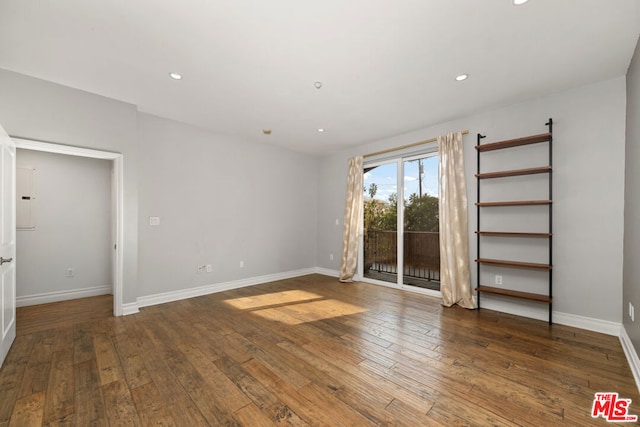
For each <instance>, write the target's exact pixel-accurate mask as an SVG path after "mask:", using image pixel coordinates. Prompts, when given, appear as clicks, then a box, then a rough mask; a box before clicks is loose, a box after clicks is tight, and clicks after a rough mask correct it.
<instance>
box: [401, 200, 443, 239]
mask: <svg viewBox="0 0 640 427" xmlns="http://www.w3.org/2000/svg"><path fill="white" fill-rule="evenodd" d="M404 225H405V230H407V231H439V230H440V214H439V212H438V198H437V197H433V196H429V195H424V196H422V197H419V196H418V195H417V194H415V193H414V194H412V195H411V196H409V203H407V204H406V206H405V209H404Z"/></svg>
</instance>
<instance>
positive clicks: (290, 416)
mask: <svg viewBox="0 0 640 427" xmlns="http://www.w3.org/2000/svg"><path fill="white" fill-rule="evenodd" d="M110 304H111V300H110V298H108V297H98V298H91V299H85V300H82V301H74V302H69V303H68V304H57V305H49V306H40V307H37V308H34V307H30V308H24V309H19V315H18V337H17V338H16V341H15V343H14V346H13V348H12V349H11V351H10V352H9V355H8V358H7V360H6V361H5V365H4V366H3V367H2V369H1V370H0V426H5V425H15V426H30V425H41V424H43V425H77V426H88V425H145V426H146V425H167V426H171V425H175V426H198V425H212V426H218V425H245V426H263V425H264V426H270V425H318V426H338V425H344V426H366V425H404V426H411V427H415V426H423V425H424V426H426V425H443V426H451V425H482V426H483V425H528V426H529V425H530V426H550V425H571V426H578V425H600V426H602V425H607V423H606V422H605V421H604V420H603V419H601V418H600V419H592V418H591V416H590V411H591V406H592V402H593V398H594V393H595V392H599V391H616V392H618V393H619V394H620V396H621V397H624V398H630V399H632V400H633V403H632V407H631V411H630V413H632V414H640V406H639V405H638V403H640V397H639V395H638V391H637V389H636V386H635V384H634V382H633V379H632V375H631V372H630V369H629V366H628V364H627V362H626V360H625V357H624V354H623V351H622V348H621V346H620V343H619V340H618V338H616V337H611V336H606V335H602V334H597V333H593V332H588V331H583V330H579V329H574V328H570V327H565V326H561V325H554V326H552V327H549V326H548V325H547V324H546V323H545V322H541V321H535V320H530V319H524V318H518V317H515V316H510V315H506V314H500V313H496V312H492V311H489V310H481V311H469V310H465V309H461V308H450V309H447V308H442V307H441V306H440V305H439V303H438V300H436V299H434V298H431V297H427V296H424V295H419V294H414V293H407V292H402V291H395V290H392V289H388V288H383V287H377V286H372V285H364V284H341V283H338V282H337V280H336V279H333V278H328V277H325V276H320V275H311V276H305V277H301V278H297V279H290V280H284V281H280V282H274V283H269V284H265V285H259V286H254V287H250V288H244V289H238V290H234V291H228V292H223V293H218V294H214V295H209V296H204V297H199V298H193V299H189V300H184V301H178V302H174V303H170V304H163V305H158V306H154V307H148V308H144V309H142V310H141V312H140V313H139V314H136V315H131V316H126V317H122V318H113V317H109V316H107V315H102V316H97V315H96V313H98V312H102V313H105V311H106V312H108V311H109V310H110ZM74 310H75V311H77V313H76V314H75V315H74V314H73V313H74Z"/></svg>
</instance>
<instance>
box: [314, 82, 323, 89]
mask: <svg viewBox="0 0 640 427" xmlns="http://www.w3.org/2000/svg"><path fill="white" fill-rule="evenodd" d="M313 85H314V86H315V88H316V89H320V88H321V87H322V82H315V83H314V84H313Z"/></svg>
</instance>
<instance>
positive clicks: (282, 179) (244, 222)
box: [138, 114, 318, 296]
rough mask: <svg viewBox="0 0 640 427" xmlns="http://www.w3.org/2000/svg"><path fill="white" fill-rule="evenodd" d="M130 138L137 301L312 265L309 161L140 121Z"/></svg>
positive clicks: (312, 162)
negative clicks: (133, 140) (136, 151)
mask: <svg viewBox="0 0 640 427" xmlns="http://www.w3.org/2000/svg"><path fill="white" fill-rule="evenodd" d="M138 138H139V141H138V142H139V144H140V152H143V153H145V154H144V156H141V157H140V159H139V166H140V170H139V184H140V191H139V195H140V200H139V202H140V203H139V209H140V222H139V230H140V256H139V280H140V284H139V288H138V292H139V295H140V296H149V295H155V294H159V293H163V292H174V291H180V290H182V289H189V288H194V287H198V286H205V285H214V284H218V283H224V282H229V281H234V280H240V279H245V278H252V277H259V276H265V275H270V274H275V273H283V272H288V271H295V270H299V269H305V268H313V267H315V262H316V243H315V239H316V235H317V233H316V215H317V188H318V186H317V167H316V164H317V161H316V159H314V158H313V157H311V156H308V155H304V154H298V153H294V152H292V151H289V150H285V149H280V148H275V147H273V146H269V145H267V144H255V143H249V142H246V141H242V140H238V139H233V138H230V137H223V136H220V135H215V134H212V133H210V132H207V131H204V130H199V129H197V128H194V127H192V126H187V125H184V124H181V123H178V122H174V121H171V120H168V119H163V118H160V117H156V116H151V115H147V114H140V115H139V136H138ZM265 138H266V137H265ZM151 216H154V217H156V216H157V217H160V226H150V225H149V217H151ZM240 261H244V268H240V266H239V265H240V264H239V263H240ZM202 264H211V265H212V267H213V271H212V272H211V273H203V274H198V273H197V266H198V265H202Z"/></svg>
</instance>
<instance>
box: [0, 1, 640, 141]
mask: <svg viewBox="0 0 640 427" xmlns="http://www.w3.org/2000/svg"><path fill="white" fill-rule="evenodd" d="M639 16H640V1H638V0H531V1H529V3H526V4H525V5H522V6H514V5H512V2H511V0H395V1H392V0H321V1H313V2H312V1H307V0H180V1H168V0H49V1H44V0H0V68H5V69H8V70H12V71H16V72H19V73H23V74H27V75H30V76H34V77H38V78H42V79H46V80H49V81H53V82H56V83H60V84H63V85H66V86H71V87H74V88H78V89H83V90H86V91H89V92H93V93H96V94H100V95H104V96H107V97H110V98H115V99H119V100H122V101H126V102H130V103H133V104H136V105H137V106H138V108H139V110H140V111H143V112H148V113H151V114H156V115H159V116H163V117H168V118H172V119H176V120H179V121H182V122H186V123H189V124H193V125H196V126H199V127H202V128H206V129H210V130H212V131H214V132H218V133H223V134H231V135H237V136H241V137H243V138H247V139H251V140H255V141H260V142H262V143H269V144H273V145H278V146H283V147H289V148H291V149H294V150H297V151H303V152H308V153H326V152H329V151H333V150H336V149H339V148H341V147H344V146H347V145H356V144H362V143H365V142H369V141H374V140H377V139H381V138H384V137H388V136H392V135H397V134H400V133H403V132H406V131H410V130H414V129H418V128H421V127H426V126H429V125H432V124H436V123H439V122H442V121H446V120H450V119H454V118H457V117H461V116H465V115H468V114H471V113H473V112H476V111H479V110H481V109H484V108H488V107H493V106H498V105H506V104H511V103H515V102H518V101H521V100H525V99H529V98H532V97H537V96H540V95H544V94H547V93H553V92H557V91H560V90H563V89H566V88H569V87H574V86H580V85H583V84H586V83H590V82H594V81H598V80H604V79H609V78H613V77H617V76H622V75H624V74H625V72H626V69H627V67H628V65H629V62H630V59H631V56H632V54H633V50H634V47H635V44H636V41H637V39H638V32H639V24H638V23H639V21H640V20H639ZM172 71H175V72H179V73H181V74H182V75H183V76H184V78H183V79H182V80H181V81H174V80H171V79H170V78H169V77H168V73H169V72H172ZM460 73H468V74H469V75H470V78H469V79H468V80H466V81H464V82H456V81H455V79H454V78H455V76H456V75H458V74H460ZM316 81H321V82H323V87H322V89H320V90H317V89H316V88H315V87H314V82H316ZM0 96H1V94H0ZM594 102H597V100H594ZM263 128H269V129H272V130H273V133H272V134H271V135H269V136H266V135H263V134H262V129H263ZM318 128H325V129H326V132H324V133H319V132H317V129H318Z"/></svg>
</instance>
